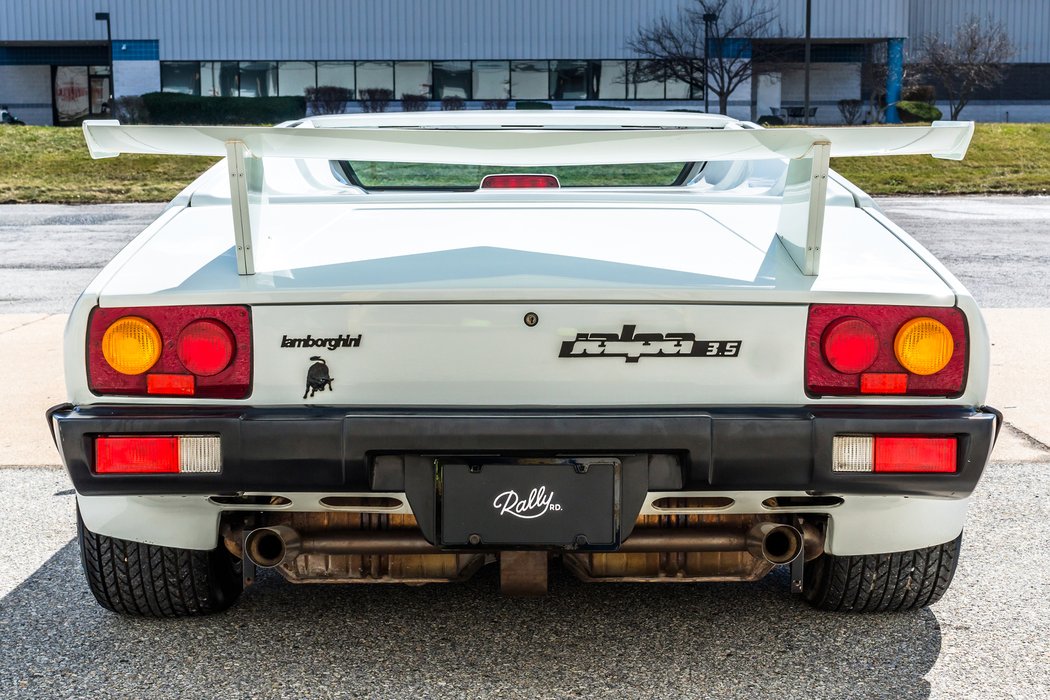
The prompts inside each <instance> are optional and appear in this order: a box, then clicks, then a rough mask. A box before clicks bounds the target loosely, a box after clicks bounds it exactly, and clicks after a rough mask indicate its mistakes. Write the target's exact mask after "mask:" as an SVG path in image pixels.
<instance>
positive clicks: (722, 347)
mask: <svg viewBox="0 0 1050 700" xmlns="http://www.w3.org/2000/svg"><path fill="white" fill-rule="evenodd" d="M634 329H635V326H624V327H623V329H622V330H621V331H620V332H619V333H577V334H576V340H566V341H564V342H563V343H562V344H561V352H560V353H558V357H622V358H624V361H626V362H637V361H638V360H639V359H640V358H642V357H736V356H737V355H739V354H740V341H739V340H697V339H696V334H694V333H635V332H634Z"/></svg>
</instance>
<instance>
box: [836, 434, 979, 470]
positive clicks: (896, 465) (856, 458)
mask: <svg viewBox="0 0 1050 700" xmlns="http://www.w3.org/2000/svg"><path fill="white" fill-rule="evenodd" d="M958 442H959V441H958V439H957V438H955V437H949V436H938V437H930V436H922V437H913V436H889V435H837V436H835V437H834V438H833V439H832V458H831V459H832V462H831V469H832V471H836V472H876V473H894V474H950V473H954V472H956V471H957V469H958V465H957V451H958Z"/></svg>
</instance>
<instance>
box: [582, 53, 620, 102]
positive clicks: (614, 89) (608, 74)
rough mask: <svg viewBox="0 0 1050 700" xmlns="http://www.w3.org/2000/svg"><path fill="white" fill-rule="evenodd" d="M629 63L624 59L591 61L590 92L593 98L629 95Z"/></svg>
mask: <svg viewBox="0 0 1050 700" xmlns="http://www.w3.org/2000/svg"><path fill="white" fill-rule="evenodd" d="M626 76H627V64H626V63H625V62H624V61H591V64H590V77H589V83H590V84H589V86H588V88H589V89H588V93H589V97H590V99H592V100H595V99H597V100H622V99H625V98H626V97H627V77H626Z"/></svg>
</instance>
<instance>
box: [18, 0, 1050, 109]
mask: <svg viewBox="0 0 1050 700" xmlns="http://www.w3.org/2000/svg"><path fill="white" fill-rule="evenodd" d="M743 1H746V0H743ZM693 2H695V0H354V1H353V2H348V1H346V0H301V1H297V2H281V1H278V0H165V1H164V2H142V1H141V0H0V104H2V105H7V106H8V108H9V110H10V112H11V113H13V114H15V115H16V116H18V117H19V118H21V119H23V120H24V121H26V122H27V123H31V124H75V123H78V122H79V121H80V120H82V119H84V118H86V117H99V116H105V115H106V114H107V113H108V111H109V104H108V101H109V96H110V95H111V94H112V95H115V96H117V97H120V96H124V95H139V94H143V93H146V92H151V91H158V90H161V91H169V92H179V93H187V94H193V95H204V96H208V95H224V96H239V97H244V98H252V97H256V96H269V95H302V94H303V92H304V90H305V89H307V88H309V87H313V86H317V85H335V86H340V87H344V88H347V89H348V90H350V91H353V92H352V94H354V95H361V94H362V92H363V91H364V90H368V89H377V88H378V89H385V90H390V91H391V93H392V95H393V96H394V101H393V102H392V103H391V109H398V108H399V102H398V98H400V96H402V95H422V96H424V97H425V98H427V99H428V100H432V101H434V103H433V104H432V105H431V106H430V108H431V109H438V108H439V106H440V101H441V100H442V99H444V98H448V97H457V98H461V99H463V100H465V101H466V104H467V106H468V107H481V106H483V105H484V104H485V103H486V102H487V103H489V104H488V106H490V107H491V106H493V105H498V106H503V104H504V102H503V101H507V104H509V105H510V106H514V103H515V102H516V101H519V100H530V101H532V100H540V101H544V102H549V103H551V104H552V105H553V106H554V108H572V107H575V106H577V105H581V104H588V105H605V106H609V107H631V108H633V109H698V108H699V109H702V108H703V96H702V95H697V94H693V93H692V92H691V90H690V89H689V87H688V86H687V85H685V84H684V83H678V82H675V81H668V82H658V81H651V80H650V81H644V82H642V81H634V80H632V79H631V76H632V75H634V74H635V71H633V70H632V68H633V67H634V66H635V64H634V61H637V60H638V59H639V56H637V55H636V54H635V53H634V52H632V51H631V49H630V48H629V46H628V43H629V41H630V39H631V38H632V37H634V36H635V34H636V32H637V31H638V29H639V28H640V27H643V26H645V25H648V24H649V23H651V22H652V21H654V20H655V19H657V18H659V17H661V16H674V15H676V14H677V12H678V11H679V10H680V8H681V7H684V6H686V5H688V4H690V3H693ZM768 6H769V7H771V8H774V11H775V12H776V20H775V21H774V23H773V26H774V27H775V29H774V30H773V31H772V32H771V33H769V34H768V35H766V36H761V37H749V38H742V40H745V41H749V42H750V45H752V46H754V47H755V48H761V49H762V50H761V51H760V52H759V51H756V52H755V53H754V55H755V57H756V59H755V61H756V62H755V66H754V76H753V77H752V79H751V80H749V81H746V82H745V83H743V84H742V85H741V86H740V87H739V88H738V89H737V90H736V91H735V92H734V93H733V94H732V96H731V98H730V101H729V109H728V111H729V113H730V114H731V115H732V116H736V117H744V118H752V119H754V118H758V117H759V116H762V115H768V114H790V113H791V111H792V110H794V111H795V112H796V113H797V110H798V109H799V108H800V107H801V105H802V104H803V82H804V79H803V73H804V71H803V62H802V61H803V59H802V55H803V52H802V37H803V36H804V24H805V0H777V1H776V2H773V1H770V2H769V3H768ZM971 14H976V15H978V16H982V17H983V16H990V17H992V18H993V19H994V20H996V21H999V22H1002V23H1003V25H1004V26H1005V28H1006V30H1007V32H1008V33H1009V35H1010V37H1011V40H1012V41H1013V43H1014V45H1015V47H1016V54H1015V56H1014V57H1013V59H1012V61H1013V63H1012V65H1011V70H1010V71H1009V73H1008V75H1007V79H1006V81H1005V82H1004V83H1003V84H1002V85H1001V86H999V87H998V88H996V89H994V90H992V91H990V92H987V93H983V94H980V95H978V98H979V99H977V100H975V101H974V102H973V103H972V104H971V105H970V106H968V107H967V108H966V111H965V112H964V113H963V117H965V118H969V119H978V120H988V121H1002V120H1009V121H1045V120H1050V31H1048V28H1050V2H1046V0H879V2H871V1H870V0H812V53H811V56H812V58H811V88H810V104H811V105H812V106H813V107H815V108H816V113H815V116H814V118H815V121H817V122H822V123H835V122H838V121H841V119H842V117H841V115H840V113H839V109H838V106H837V105H838V103H839V101H840V100H843V99H855V100H864V101H868V100H869V99H870V95H871V93H872V91H873V87H874V83H875V82H876V81H880V80H882V81H885V80H887V78H885V77H881V78H880V77H876V76H883V75H885V74H886V73H887V71H881V72H880V71H876V70H873V66H874V65H876V64H880V63H884V62H887V61H888V62H889V63H890V70H889V71H888V74H889V78H888V80H889V82H890V83H892V84H891V85H890V86H889V94H890V95H893V94H896V93H894V92H893V90H894V89H899V81H900V70H899V64H900V62H902V61H906V60H907V55H908V54H907V52H908V49H909V47H910V46H913V45H915V44H916V42H917V41H918V40H919V39H921V37H923V36H924V35H926V34H931V33H938V34H941V35H949V34H951V32H952V31H953V28H954V27H955V26H956V25H957V24H959V23H960V22H961V21H962V20H963V19H964V18H966V17H967V16H969V15H971ZM759 55H761V56H762V58H761V62H759V59H758V56H759ZM894 61H896V62H897V64H898V65H896V66H895V65H894ZM895 68H896V69H895ZM111 81H112V82H111ZM714 105H717V101H716V100H715V101H713V103H712V106H714ZM351 108H353V105H352V104H351ZM942 108H943V107H942ZM945 111H946V112H947V110H946V109H945Z"/></svg>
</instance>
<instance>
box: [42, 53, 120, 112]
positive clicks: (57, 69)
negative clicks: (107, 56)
mask: <svg viewBox="0 0 1050 700" xmlns="http://www.w3.org/2000/svg"><path fill="white" fill-rule="evenodd" d="M108 72H109V70H108V68H106V67H99V66H90V67H89V66H54V67H53V68H52V73H51V76H52V81H51V82H52V86H53V94H54V111H55V124H57V125H58V126H71V125H74V124H79V123H80V122H82V121H84V119H88V118H91V117H100V116H105V115H107V114H109V112H110V110H109V81H110V76H109V75H106V73H108Z"/></svg>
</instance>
